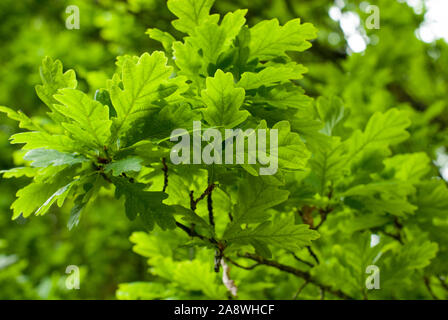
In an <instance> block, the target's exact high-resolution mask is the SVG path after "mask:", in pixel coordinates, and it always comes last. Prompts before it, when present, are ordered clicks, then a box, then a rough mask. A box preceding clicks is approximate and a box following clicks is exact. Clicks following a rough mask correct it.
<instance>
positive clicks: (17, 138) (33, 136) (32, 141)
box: [10, 131, 83, 153]
mask: <svg viewBox="0 0 448 320" xmlns="http://www.w3.org/2000/svg"><path fill="white" fill-rule="evenodd" d="M10 140H11V143H12V144H21V143H24V144H25V145H24V146H23V147H22V149H24V150H32V149H53V150H59V151H61V152H69V153H70V152H79V151H82V150H83V149H82V148H81V147H80V146H79V144H77V143H76V142H75V141H74V140H72V139H70V138H69V137H67V136H64V135H56V134H54V135H52V134H48V133H45V132H40V131H31V132H21V133H17V134H15V135H13V136H11V138H10Z"/></svg>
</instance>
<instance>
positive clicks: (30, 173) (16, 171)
mask: <svg viewBox="0 0 448 320" xmlns="http://www.w3.org/2000/svg"><path fill="white" fill-rule="evenodd" d="M38 170H39V169H38V168H30V167H17V168H12V169H9V170H0V174H3V178H5V179H10V178H21V177H27V178H32V177H34V176H35V175H36V174H37V171H38Z"/></svg>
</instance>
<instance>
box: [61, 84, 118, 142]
mask: <svg viewBox="0 0 448 320" xmlns="http://www.w3.org/2000/svg"><path fill="white" fill-rule="evenodd" d="M59 93H60V94H57V95H55V96H54V98H55V99H56V100H57V101H58V102H60V103H62V105H54V108H55V109H56V110H57V111H58V112H59V113H61V114H63V115H64V116H66V117H67V118H69V119H71V120H73V121H72V122H71V123H63V126H64V128H65V129H66V130H67V131H69V132H70V133H71V134H72V136H73V137H74V138H75V139H76V140H79V141H82V143H84V144H87V145H91V146H93V147H95V146H96V147H99V148H102V147H103V146H105V145H106V142H107V140H108V139H109V137H110V127H111V125H112V121H111V120H109V108H108V107H107V106H103V105H102V104H101V103H100V102H98V101H95V100H93V99H91V98H89V97H88V96H87V95H86V94H84V93H83V92H81V91H78V90H74V89H62V90H59Z"/></svg>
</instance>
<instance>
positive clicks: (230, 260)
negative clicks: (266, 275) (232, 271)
mask: <svg viewBox="0 0 448 320" xmlns="http://www.w3.org/2000/svg"><path fill="white" fill-rule="evenodd" d="M225 259H226V260H227V261H229V262H230V263H231V264H233V265H234V266H236V267H238V268H241V269H244V270H253V269H255V268H256V267H258V266H261V264H259V263H256V264H254V265H251V266H248V267H246V266H243V265H241V264H239V263H238V262H236V261H235V260H232V259H230V258H229V257H225Z"/></svg>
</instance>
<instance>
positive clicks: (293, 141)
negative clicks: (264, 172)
mask: <svg viewBox="0 0 448 320" xmlns="http://www.w3.org/2000/svg"><path fill="white" fill-rule="evenodd" d="M260 129H264V130H266V150H265V151H266V156H267V157H268V158H269V159H271V162H272V161H278V168H280V169H284V170H304V169H305V168H306V165H307V162H308V159H309V158H310V155H311V153H310V152H309V151H308V149H307V148H306V146H305V144H304V143H303V142H302V140H301V139H300V136H299V135H298V134H297V133H295V132H291V126H290V124H289V122H288V121H286V120H285V121H280V122H278V123H276V124H275V125H274V126H273V127H272V129H269V128H268V127H267V124H266V121H264V120H262V121H261V123H260V124H259V125H258V126H257V128H256V130H260ZM271 130H277V134H278V143H277V145H275V144H274V145H271V141H270V140H271V139H270V135H271ZM246 152H247V153H252V154H253V156H254V157H255V156H256V153H257V152H258V150H257V149H255V150H248V149H247V148H246ZM240 156H241V155H240ZM273 159H275V160H273ZM241 166H242V167H243V168H244V169H245V170H246V171H247V172H249V173H250V174H252V175H258V174H259V172H260V168H261V167H263V166H262V165H261V164H254V165H252V164H243V165H241ZM271 169H272V168H271Z"/></svg>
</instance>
